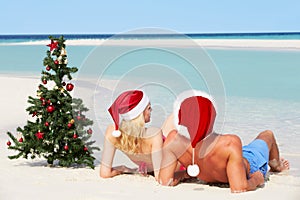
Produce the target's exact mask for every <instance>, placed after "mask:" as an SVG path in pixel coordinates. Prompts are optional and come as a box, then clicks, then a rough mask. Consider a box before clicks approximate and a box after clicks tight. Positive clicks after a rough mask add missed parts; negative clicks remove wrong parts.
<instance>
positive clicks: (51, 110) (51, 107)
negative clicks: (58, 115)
mask: <svg viewBox="0 0 300 200" xmlns="http://www.w3.org/2000/svg"><path fill="white" fill-rule="evenodd" d="M54 110H55V108H54V106H53V105H50V106H48V107H47V112H48V113H52V112H53V111H54Z"/></svg>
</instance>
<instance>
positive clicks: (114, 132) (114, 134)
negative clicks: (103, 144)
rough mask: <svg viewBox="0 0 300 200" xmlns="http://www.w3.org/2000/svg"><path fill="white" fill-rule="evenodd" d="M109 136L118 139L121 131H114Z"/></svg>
mask: <svg viewBox="0 0 300 200" xmlns="http://www.w3.org/2000/svg"><path fill="white" fill-rule="evenodd" d="M111 134H112V136H114V137H120V136H121V131H119V130H114V131H113V132H112V133H111Z"/></svg>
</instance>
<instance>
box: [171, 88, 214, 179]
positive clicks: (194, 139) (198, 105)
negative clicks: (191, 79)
mask: <svg viewBox="0 0 300 200" xmlns="http://www.w3.org/2000/svg"><path fill="white" fill-rule="evenodd" d="M214 105H215V103H214V100H213V98H212V97H211V96H210V95H208V94H207V93H205V92H202V91H198V90H188V91H185V92H183V93H181V94H179V95H178V97H177V99H176V101H175V102H174V110H173V112H174V123H175V126H176V128H177V130H178V132H179V133H181V131H183V132H184V130H187V132H188V135H189V138H190V140H191V145H192V148H193V161H192V165H189V166H188V168H187V172H188V174H189V175H190V176H197V175H198V174H199V173H200V170H199V167H198V165H195V163H194V156H195V155H194V154H195V153H194V149H195V146H196V144H197V143H198V142H200V141H201V140H203V139H204V138H205V137H206V136H208V135H209V134H210V133H212V132H213V126H214V121H215V117H216V110H215V106H214Z"/></svg>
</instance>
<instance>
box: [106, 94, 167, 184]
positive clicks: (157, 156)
mask: <svg viewBox="0 0 300 200" xmlns="http://www.w3.org/2000/svg"><path fill="white" fill-rule="evenodd" d="M108 111H109V113H110V115H111V116H112V118H113V121H114V124H113V125H109V126H108V127H107V129H106V133H105V141H104V149H103V154H102V160H101V166H100V176H101V177H102V178H110V177H114V176H116V175H119V174H123V173H136V172H138V170H136V169H130V168H128V167H126V166H119V167H114V168H112V162H113V158H114V155H115V151H116V149H119V150H121V151H122V152H123V153H125V154H126V155H127V156H128V157H129V159H130V160H132V161H133V162H134V163H135V164H137V165H138V166H139V172H140V173H144V174H145V173H147V172H154V176H155V178H156V180H158V173H159V169H160V163H161V157H162V152H161V148H162V145H163V134H162V131H161V130H160V129H159V128H155V127H149V128H146V127H145V124H146V123H147V122H150V117H151V111H152V108H151V104H150V102H149V98H148V97H147V95H146V94H145V93H144V92H143V91H140V90H131V91H126V92H123V93H122V94H121V95H119V96H118V97H117V99H116V100H115V101H114V102H113V104H112V105H111V107H110V108H109V109H108ZM120 117H121V118H122V120H121V123H120V124H119V122H120V119H119V118H120Z"/></svg>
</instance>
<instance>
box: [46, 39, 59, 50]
mask: <svg viewBox="0 0 300 200" xmlns="http://www.w3.org/2000/svg"><path fill="white" fill-rule="evenodd" d="M57 45H58V42H56V41H55V42H54V41H53V40H51V44H48V45H47V46H48V47H50V51H52V50H53V49H56V48H57Z"/></svg>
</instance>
